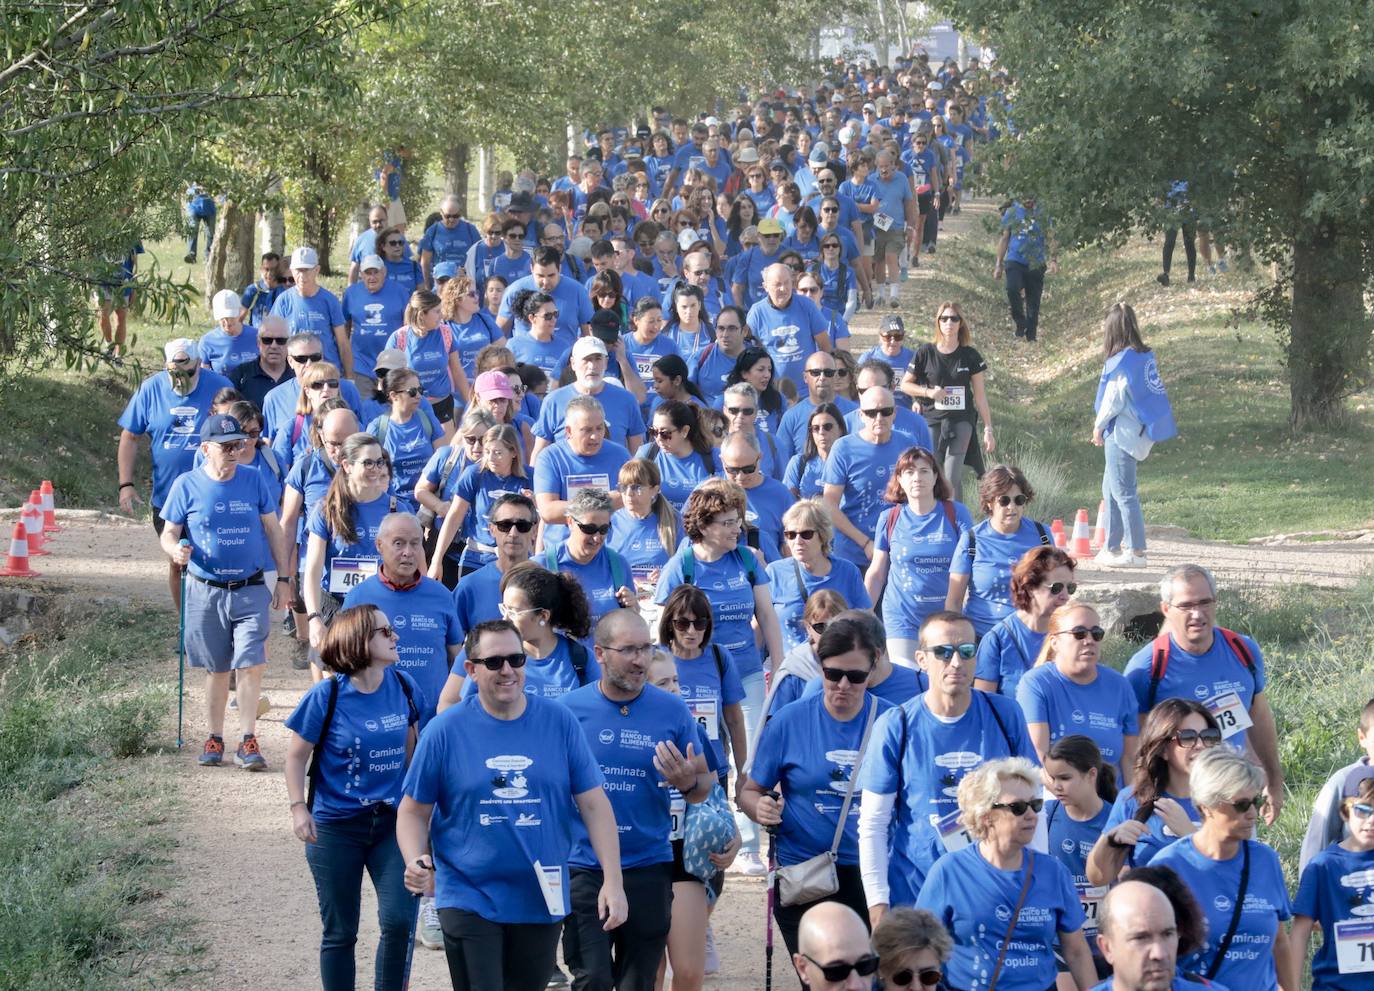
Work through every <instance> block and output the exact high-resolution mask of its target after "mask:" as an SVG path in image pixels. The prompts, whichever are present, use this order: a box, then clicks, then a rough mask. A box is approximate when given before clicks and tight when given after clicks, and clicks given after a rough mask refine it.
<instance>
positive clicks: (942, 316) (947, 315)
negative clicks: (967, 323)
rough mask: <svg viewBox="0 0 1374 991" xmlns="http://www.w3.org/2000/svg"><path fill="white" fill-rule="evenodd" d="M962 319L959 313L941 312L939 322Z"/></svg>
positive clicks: (957, 321)
mask: <svg viewBox="0 0 1374 991" xmlns="http://www.w3.org/2000/svg"><path fill="white" fill-rule="evenodd" d="M962 320H963V318H962V317H961V316H959V314H957V313H941V314H940V322H941V323H960V322H961V321H962Z"/></svg>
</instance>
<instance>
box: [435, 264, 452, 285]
mask: <svg viewBox="0 0 1374 991" xmlns="http://www.w3.org/2000/svg"><path fill="white" fill-rule="evenodd" d="M457 274H458V263H457V262H440V263H439V264H438V265H435V266H434V281H435V282H438V281H439V280H440V279H451V278H453V277H454V276H456V275H457Z"/></svg>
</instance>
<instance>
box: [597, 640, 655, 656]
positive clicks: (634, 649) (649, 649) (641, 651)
mask: <svg viewBox="0 0 1374 991" xmlns="http://www.w3.org/2000/svg"><path fill="white" fill-rule="evenodd" d="M602 650H613V651H615V652H616V653H617V654H625V655H626V656H628V657H648V656H649V655H650V654H652V653H653V652H654V645H653V644H651V643H632V644H630V645H629V646H628V647H612V646H611V645H610V644H606V645H604V646H603V647H602Z"/></svg>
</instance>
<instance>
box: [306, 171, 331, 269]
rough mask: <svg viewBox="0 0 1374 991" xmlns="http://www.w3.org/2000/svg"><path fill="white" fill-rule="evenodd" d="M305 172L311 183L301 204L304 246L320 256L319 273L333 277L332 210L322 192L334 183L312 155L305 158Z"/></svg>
mask: <svg viewBox="0 0 1374 991" xmlns="http://www.w3.org/2000/svg"><path fill="white" fill-rule="evenodd" d="M305 169H306V172H307V173H308V174H309V176H310V179H311V182H310V184H309V185H308V186H307V187H306V188H307V191H306V194H305V198H304V199H305V202H304V203H302V204H301V227H302V234H303V235H304V238H305V243H306V244H307V245H309V246H310V247H312V248H314V249H315V250H316V251H317V252H318V253H319V256H320V274H321V275H333V274H334V269H333V268H332V267H331V266H330V264H329V255H330V252H331V250H332V249H333V247H334V207H333V205H332V204H331V203H330V202H329V201H328V200H327V199H326V198H325V195H324V193H323V192H317V191H316V190H326V189H328V188H329V187H330V184H331V183H332V182H333V180H334V176H333V174H332V172H331V171H330V169H329V166H328V165H327V164H326V163H325V161H324V160H323V159H322V158H321V157H320V156H319V155H317V154H315V152H313V151H312V152H309V153H308V154H307V155H306V156H305Z"/></svg>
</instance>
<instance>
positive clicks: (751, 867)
mask: <svg viewBox="0 0 1374 991" xmlns="http://www.w3.org/2000/svg"><path fill="white" fill-rule="evenodd" d="M735 863H737V864H739V868H740V873H741V874H743V875H744V876H745V877H763V876H764V875H766V874H767V873H768V868H767V867H765V866H764V863H763V861H762V860H760V859H759V855H758V854H757V853H752V852H750V851H748V850H746V851H745V852H744V853H741V854H740V855H739V856H738V857H736V858H735Z"/></svg>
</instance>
